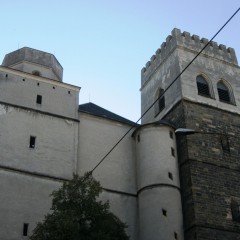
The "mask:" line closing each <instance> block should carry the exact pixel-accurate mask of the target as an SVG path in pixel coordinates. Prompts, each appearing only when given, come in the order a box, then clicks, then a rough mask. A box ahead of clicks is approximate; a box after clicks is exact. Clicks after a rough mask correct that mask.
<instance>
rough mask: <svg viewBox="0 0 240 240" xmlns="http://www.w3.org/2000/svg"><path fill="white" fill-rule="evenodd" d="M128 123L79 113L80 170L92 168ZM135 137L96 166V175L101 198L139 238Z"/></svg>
mask: <svg viewBox="0 0 240 240" xmlns="http://www.w3.org/2000/svg"><path fill="white" fill-rule="evenodd" d="M129 127H130V126H129V125H126V124H123V123H120V122H116V121H112V120H108V119H104V118H101V117H97V116H93V115H90V114H87V113H80V124H79V156H78V173H79V174H80V175H82V174H83V173H84V172H86V171H90V170H92V169H93V168H94V167H95V166H96V164H97V163H98V162H99V161H100V160H101V159H102V158H103V157H104V156H105V154H107V152H108V151H109V150H110V149H111V148H112V147H113V145H114V144H115V143H116V142H117V141H118V140H119V139H120V138H121V137H122V136H123V134H125V133H126V131H127V130H128V129H129ZM134 149H135V148H134V140H133V139H132V137H131V133H129V135H128V136H127V137H126V138H125V139H124V140H123V141H122V142H121V143H120V144H119V145H118V146H117V147H116V148H115V149H114V150H113V151H112V153H111V154H110V155H109V156H108V157H107V158H106V159H105V160H104V161H103V162H102V163H101V164H100V165H99V166H98V167H97V168H96V170H95V171H94V173H93V176H94V177H95V178H96V179H97V180H99V181H100V183H101V185H102V187H103V188H105V189H107V190H109V191H104V192H103V194H102V198H103V199H104V200H108V201H110V205H111V209H112V211H113V212H114V213H115V214H116V215H117V216H118V217H119V218H120V219H121V220H122V221H123V222H126V223H127V225H128V226H129V228H128V230H127V232H128V234H129V235H130V236H131V239H132V240H137V228H136V226H137V196H136V168H135V151H134Z"/></svg>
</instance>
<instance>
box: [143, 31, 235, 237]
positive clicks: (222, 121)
mask: <svg viewBox="0 0 240 240" xmlns="http://www.w3.org/2000/svg"><path fill="white" fill-rule="evenodd" d="M207 42H208V40H207V39H204V38H202V39H200V38H199V37H198V36H197V35H192V36H191V35H190V34H189V33H187V32H183V33H181V32H180V30H178V29H174V30H173V31H172V35H171V36H169V37H168V38H167V40H166V43H163V44H162V45H161V49H159V50H158V51H157V52H156V55H154V56H153V57H152V58H151V61H150V62H148V63H147V65H146V67H145V68H143V70H142V87H141V94H142V113H144V112H145V111H146V109H147V108H148V107H149V106H150V105H151V104H152V103H153V102H154V101H155V100H157V101H156V104H155V105H154V107H153V108H151V109H150V110H149V112H148V113H147V114H146V116H145V117H144V119H143V123H147V122H154V121H157V120H160V119H164V120H166V121H168V122H169V123H171V124H173V125H174V126H175V127H176V128H188V129H189V128H190V129H194V130H196V131H197V132H201V133H195V134H193V135H190V136H178V154H179V156H178V157H179V171H180V178H181V191H182V202H183V216H184V232H185V239H186V240H195V239H197V240H210V239H211V240H212V239H217V240H233V239H234V240H235V239H240V210H239V209H240V188H239V179H240V170H239V169H240V161H239V157H240V141H239V139H240V98H239V96H240V77H239V76H240V68H239V66H238V63H237V59H236V55H235V52H234V50H233V49H232V48H228V49H226V47H225V46H224V45H217V43H215V42H211V43H210V44H209V46H208V47H207V48H206V49H205V50H204V51H203V53H202V54H200V56H198V58H197V59H196V60H195V61H194V62H193V63H192V64H191V65H190V66H189V67H188V68H187V69H186V70H185V71H184V73H183V74H181V76H180V77H179V78H178V79H176V77H177V76H178V75H179V74H180V73H181V71H182V70H183V69H184V68H185V67H186V66H187V65H188V63H189V62H190V61H191V60H192V59H193V58H194V57H195V56H196V55H197V54H198V52H199V51H200V50H201V49H202V48H203V47H204V46H205V44H207ZM175 79H176V81H174V80H175Z"/></svg>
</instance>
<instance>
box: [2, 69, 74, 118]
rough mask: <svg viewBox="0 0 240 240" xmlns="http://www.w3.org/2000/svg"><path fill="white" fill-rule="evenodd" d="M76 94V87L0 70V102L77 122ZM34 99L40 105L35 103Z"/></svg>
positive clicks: (17, 72) (12, 71)
mask: <svg viewBox="0 0 240 240" xmlns="http://www.w3.org/2000/svg"><path fill="white" fill-rule="evenodd" d="M78 94H79V88H78V87H74V86H71V85H68V84H64V83H60V82H58V81H52V80H49V79H45V78H42V77H37V76H33V75H30V74H26V73H22V72H19V71H14V70H11V69H7V68H4V67H2V68H0V96H1V97H0V101H1V102H4V103H8V104H12V105H17V106H21V107H25V108H31V109H34V110H37V111H42V112H47V113H51V114H56V115H59V116H64V117H66V118H74V119H78V111H77V109H78ZM37 95H41V96H42V104H37V103H36V98H37Z"/></svg>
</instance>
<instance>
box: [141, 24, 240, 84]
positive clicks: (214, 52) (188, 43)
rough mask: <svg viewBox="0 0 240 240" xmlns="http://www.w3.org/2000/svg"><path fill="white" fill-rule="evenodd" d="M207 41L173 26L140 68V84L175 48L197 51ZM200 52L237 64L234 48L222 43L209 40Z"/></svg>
mask: <svg viewBox="0 0 240 240" xmlns="http://www.w3.org/2000/svg"><path fill="white" fill-rule="evenodd" d="M208 41H209V40H208V39H206V38H201V39H200V37H199V36H198V35H195V34H193V35H191V34H190V33H189V32H185V31H184V32H181V30H179V29H177V28H174V29H173V30H172V33H171V35H169V36H168V37H167V38H166V42H163V43H162V44H161V47H160V48H159V49H157V51H156V53H155V55H153V56H152V57H151V59H150V61H148V62H147V63H146V65H145V67H143V68H142V71H141V79H142V86H143V85H144V83H145V81H146V80H147V79H148V78H149V76H150V75H151V74H152V73H153V72H154V71H155V70H156V68H157V67H158V66H159V65H160V64H161V63H163V62H164V61H165V59H166V58H167V57H168V56H169V55H170V54H171V53H172V52H173V51H174V49H175V48H177V47H180V48H184V49H188V50H189V51H194V52H196V53H198V52H200V51H201V50H202V49H203V47H204V46H205V45H206V44H207V43H208ZM202 54H204V55H207V56H209V57H213V58H216V59H219V60H221V61H224V62H228V63H230V64H234V65H238V62H237V57H236V54H235V50H234V49H233V48H230V47H229V48H227V47H226V46H225V45H223V44H219V45H218V44H217V43H216V42H214V41H211V42H210V44H209V45H208V46H207V47H206V48H205V50H204V51H203V52H202Z"/></svg>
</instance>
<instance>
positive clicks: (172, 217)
mask: <svg viewBox="0 0 240 240" xmlns="http://www.w3.org/2000/svg"><path fill="white" fill-rule="evenodd" d="M134 136H135V141H136V152H137V180H138V182H137V183H138V215H139V239H140V240H145V239H151V240H157V239H159V238H160V239H165V240H168V239H174V237H175V235H177V239H183V231H182V229H183V222H182V208H181V194H180V183H179V174H178V161H177V154H176V145H175V144H176V142H175V135H174V130H173V129H172V128H171V127H169V126H166V125H162V124H159V123H154V124H147V125H143V126H141V127H140V128H139V129H137V130H136V131H135V132H134ZM162 211H166V215H164V214H163V213H162ZM175 239H176V238H175Z"/></svg>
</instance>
